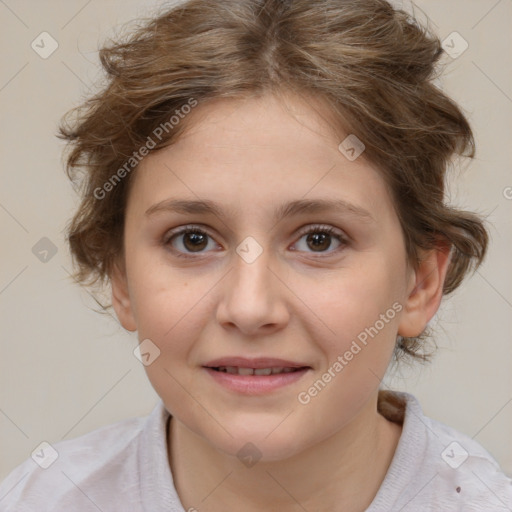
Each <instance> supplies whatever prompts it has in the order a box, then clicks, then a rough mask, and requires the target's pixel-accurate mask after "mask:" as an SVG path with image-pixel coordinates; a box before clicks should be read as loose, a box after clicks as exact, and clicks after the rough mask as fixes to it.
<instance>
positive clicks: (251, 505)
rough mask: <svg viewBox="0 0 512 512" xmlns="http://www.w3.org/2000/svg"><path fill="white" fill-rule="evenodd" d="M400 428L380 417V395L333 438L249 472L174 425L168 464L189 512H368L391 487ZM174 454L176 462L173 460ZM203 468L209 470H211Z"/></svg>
mask: <svg viewBox="0 0 512 512" xmlns="http://www.w3.org/2000/svg"><path fill="white" fill-rule="evenodd" d="M400 433H401V427H400V426H399V425H398V424H396V423H391V422H389V421H388V420H386V419H385V418H384V417H383V416H381V415H380V414H379V413H378V412H377V395H375V397H373V399H372V400H370V401H369V402H368V403H367V404H366V406H365V408H364V409H363V410H362V411H361V412H360V413H359V415H358V416H357V418H355V419H354V420H353V421H351V422H350V423H349V424H347V425H346V426H345V427H344V428H343V429H342V430H340V431H338V432H337V433H335V434H334V435H333V436H331V437H329V438H327V439H325V440H323V441H322V442H321V443H318V444H315V445H314V446H311V447H309V448H307V449H305V450H303V451H301V452H300V453H298V454H296V455H294V456H293V457H290V458H288V459H286V460H279V461H263V460H261V461H259V462H258V463H256V464H255V465H254V466H252V467H250V468H246V467H244V466H243V465H242V464H241V463H240V461H239V460H238V459H237V458H236V457H233V456H230V455H227V454H225V453H223V452H219V451H218V450H216V449H215V448H214V447H212V446H211V445H210V444H209V443H208V442H207V441H205V440H204V439H203V438H201V437H199V436H197V434H195V433H194V432H192V431H190V430H189V429H188V428H187V427H186V426H185V425H183V424H182V423H180V422H179V421H177V420H176V419H175V418H173V419H172V420H171V422H170V428H169V443H168V446H169V452H170V453H169V459H170V465H171V471H172V474H173V479H174V484H175V487H176V490H177V492H178V495H179V496H180V499H181V502H182V503H183V505H184V508H185V510H188V509H192V510H193V509H194V507H195V508H196V509H198V510H201V511H209V512H217V511H221V510H222V511H225V510H236V509H237V508H239V506H240V502H241V501H243V503H244V512H245V511H246V512H253V511H261V510H280V511H282V512H288V511H290V512H291V511H296V510H304V509H305V510H317V511H319V512H320V511H322V512H323V511H328V510H329V511H332V510H337V509H339V508H340V504H342V508H343V510H344V511H345V512H356V511H363V510H365V509H366V508H367V507H368V506H369V505H370V504H371V502H372V500H373V498H374V497H375V495H376V494H377V491H378V489H379V487H380V485H381V483H382V481H383V480H384V477H385V475H386V472H387V470H388V468H389V465H390V463H391V460H392V458H393V455H394V452H395V449H396V446H397V444H398V440H399V438H400ZM171 454H172V456H171ZM204 468H207V470H206V471H205V470H204Z"/></svg>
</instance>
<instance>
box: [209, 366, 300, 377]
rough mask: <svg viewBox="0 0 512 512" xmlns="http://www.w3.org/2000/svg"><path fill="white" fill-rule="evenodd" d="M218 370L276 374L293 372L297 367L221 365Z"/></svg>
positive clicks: (240, 373) (234, 373)
mask: <svg viewBox="0 0 512 512" xmlns="http://www.w3.org/2000/svg"><path fill="white" fill-rule="evenodd" d="M218 370H219V371H220V372H224V373H230V374H231V375H276V374H278V373H291V372H294V371H296V370H297V368H287V367H283V366H275V367H273V368H240V367H238V366H219V367H218Z"/></svg>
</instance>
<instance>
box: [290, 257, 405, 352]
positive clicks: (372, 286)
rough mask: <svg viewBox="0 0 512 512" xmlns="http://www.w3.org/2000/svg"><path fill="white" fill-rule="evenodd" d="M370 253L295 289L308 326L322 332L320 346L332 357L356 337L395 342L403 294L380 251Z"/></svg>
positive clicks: (395, 274)
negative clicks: (357, 262)
mask: <svg viewBox="0 0 512 512" xmlns="http://www.w3.org/2000/svg"><path fill="white" fill-rule="evenodd" d="M369 256H371V257H367V258H366V261H365V262H363V263H362V264H360V265H358V266H357V267H356V266H351V267H349V268H342V269H338V270H337V271H336V272H333V273H331V274H325V276H324V277H323V278H322V279H320V280H318V279H316V280H315V282H314V285H311V286H309V287H308V286H303V287H301V288H299V289H298V290H297V294H298V295H299V296H301V297H304V301H305V302H306V304H307V305H308V306H309V308H310V311H311V314H310V315H309V318H310V329H311V330H312V329H315V332H316V333H317V334H320V332H321V333H322V336H321V337H320V339H321V340H322V344H323V347H322V348H323V351H324V352H325V353H326V354H329V356H330V359H331V360H332V359H333V358H335V357H337V356H338V355H340V354H343V353H344V352H345V351H346V350H349V348H350V345H351V342H352V341H353V340H356V339H358V337H359V339H360V340H362V341H363V342H364V340H365V337H366V338H368V339H374V338H377V339H379V340H382V342H384V340H387V344H388V345H389V344H390V343H391V344H393V343H394V339H395V334H396V333H395V331H396V330H397V328H398V316H399V315H398V312H397V310H399V309H401V306H400V300H401V298H402V296H401V292H400V290H401V285H400V282H399V277H398V274H399V273H398V272H394V271H392V270H390V266H389V262H387V261H386V258H385V257H384V256H382V254H380V255H375V257H373V255H369ZM298 282H299V283H300V281H298ZM393 305H394V307H393ZM375 329H376V330H377V331H378V333H377V334H376V333H375ZM368 331H370V332H371V335H370V334H368ZM370 336H372V337H370ZM382 344H383V343H380V345H382Z"/></svg>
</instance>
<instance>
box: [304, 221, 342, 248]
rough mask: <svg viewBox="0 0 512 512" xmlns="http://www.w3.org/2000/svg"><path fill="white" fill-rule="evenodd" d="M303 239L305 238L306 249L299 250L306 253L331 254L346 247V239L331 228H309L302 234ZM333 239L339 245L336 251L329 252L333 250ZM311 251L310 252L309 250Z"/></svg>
mask: <svg viewBox="0 0 512 512" xmlns="http://www.w3.org/2000/svg"><path fill="white" fill-rule="evenodd" d="M300 235H301V239H302V238H304V237H305V244H304V245H305V247H306V249H299V250H301V251H304V252H316V253H327V254H331V253H334V252H336V250H337V249H338V248H339V247H340V246H341V247H344V246H345V245H346V243H347V242H346V239H345V237H344V236H343V235H342V234H341V233H337V232H336V231H335V230H334V228H332V227H330V226H317V227H315V228H313V229H311V228H309V229H307V230H305V231H302V232H301V233H300ZM333 239H334V240H335V241H336V242H337V243H338V246H337V247H335V249H334V250H331V251H328V249H330V248H331V246H332V243H333ZM307 249H309V251H308V250H307Z"/></svg>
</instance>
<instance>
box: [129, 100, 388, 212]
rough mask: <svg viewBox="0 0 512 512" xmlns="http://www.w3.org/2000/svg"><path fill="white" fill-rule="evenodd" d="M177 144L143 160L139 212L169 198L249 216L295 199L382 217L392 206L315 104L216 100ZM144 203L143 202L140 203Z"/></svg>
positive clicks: (194, 115) (191, 118)
mask: <svg viewBox="0 0 512 512" xmlns="http://www.w3.org/2000/svg"><path fill="white" fill-rule="evenodd" d="M184 122H185V123H186V124H185V131H184V133H183V135H182V136H180V138H179V139H178V140H176V141H175V142H174V143H173V144H172V145H170V146H168V147H166V148H164V149H162V150H159V151H156V152H154V153H152V154H151V155H150V156H148V157H146V158H145V159H144V160H143V161H142V162H141V164H139V167H138V168H137V170H136V173H135V176H134V178H135V183H134V185H133V188H136V189H137V194H136V200H137V203H141V208H143V207H146V208H148V207H150V206H151V205H153V204H155V203H156V202H158V201H162V200H165V199H167V198H169V197H173V198H184V199H185V198H186V199H194V200H197V199H199V198H204V199H207V200H211V201H214V202H217V203H220V204H225V205H226V206H233V208H234V209H235V210H236V208H243V209H244V210H245V211H248V210H250V209H251V207H252V206H253V207H254V208H255V210H256V209H261V208H263V209H265V208H267V209H268V206H269V205H271V204H272V206H273V207H275V206H276V205H281V204H283V203H284V202H287V201H288V202H291V201H295V200H298V199H313V198H320V197H321V198H324V199H342V200H345V201H348V202H351V203H354V204H357V205H359V206H361V207H365V208H366V209H370V210H373V211H374V213H376V214H377V215H382V214H383V213H384V210H386V209H389V208H390V207H392V205H391V202H390V197H389V195H388V194H387V189H386V185H385V182H384V180H383V178H382V176H381V175H380V172H379V171H378V170H377V169H376V168H375V167H373V166H372V165H371V163H369V162H368V161H367V160H365V159H364V156H363V155H364V153H363V155H362V156H360V157H358V158H357V159H356V160H354V161H350V160H348V159H347V158H346V156H344V155H343V154H342V153H341V152H340V150H339V149H338V146H339V144H340V142H341V141H342V140H344V139H345V138H346V137H347V135H349V134H348V133H347V132H344V131H343V130H342V129H341V128H340V126H338V125H337V124H336V123H335V122H334V120H333V118H332V117H331V116H330V115H329V112H328V110H327V108H326V105H325V104H322V102H321V101H315V100H314V99H313V100H312V101H311V102H310V103H306V102H305V101H304V99H302V98H299V97H296V96H292V95H286V96H274V95H265V96H262V97H254V98H245V99H215V100H213V101H210V102H208V103H206V104H203V105H201V104H199V106H197V107H196V108H195V109H194V110H193V111H192V112H191V113H190V114H188V115H187V117H186V118H185V119H184ZM142 203H143V204H142Z"/></svg>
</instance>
